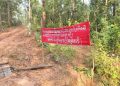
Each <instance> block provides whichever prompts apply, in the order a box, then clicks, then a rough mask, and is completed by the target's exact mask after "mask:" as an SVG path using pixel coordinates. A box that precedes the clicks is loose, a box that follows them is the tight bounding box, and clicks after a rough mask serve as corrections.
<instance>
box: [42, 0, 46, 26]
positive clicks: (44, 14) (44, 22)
mask: <svg viewBox="0 0 120 86" xmlns="http://www.w3.org/2000/svg"><path fill="white" fill-rule="evenodd" d="M42 9H43V12H42V18H41V26H42V28H43V27H45V26H46V13H45V0H42Z"/></svg>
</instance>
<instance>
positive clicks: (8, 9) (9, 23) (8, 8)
mask: <svg viewBox="0 0 120 86" xmlns="http://www.w3.org/2000/svg"><path fill="white" fill-rule="evenodd" d="M7 12H8V13H7V15H8V26H10V25H11V22H10V2H9V1H8V2H7Z"/></svg>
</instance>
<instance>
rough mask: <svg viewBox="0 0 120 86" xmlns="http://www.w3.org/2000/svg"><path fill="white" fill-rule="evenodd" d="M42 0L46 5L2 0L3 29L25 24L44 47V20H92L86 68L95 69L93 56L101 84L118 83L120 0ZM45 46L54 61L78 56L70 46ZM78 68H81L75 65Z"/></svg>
mask: <svg viewBox="0 0 120 86" xmlns="http://www.w3.org/2000/svg"><path fill="white" fill-rule="evenodd" d="M42 1H43V2H44V5H42V2H40V1H39V0H0V11H1V12H0V30H1V29H4V27H8V26H13V25H20V24H21V23H22V24H24V25H26V26H28V28H29V30H30V31H31V30H32V31H35V38H36V41H37V43H38V44H39V46H41V45H42V44H41V40H40V39H39V37H40V34H39V32H40V28H41V27H43V26H42V25H41V21H43V19H44V20H45V21H44V24H45V26H44V27H62V26H67V25H73V24H75V23H79V22H81V21H90V22H91V41H92V42H93V43H94V46H93V48H92V49H91V51H92V53H91V56H90V57H89V59H88V61H89V63H87V65H88V68H85V70H84V69H83V71H86V70H87V71H89V70H91V69H92V68H93V67H92V65H93V59H94V62H95V65H94V78H95V79H96V80H97V81H98V82H100V83H102V85H101V86H119V85H120V74H119V73H120V69H119V66H120V64H119V63H120V0H90V2H89V4H86V3H85V0H42ZM20 7H22V8H21V9H20ZM45 45H46V44H45ZM46 46H47V49H48V51H49V53H52V57H53V58H54V60H55V61H61V59H63V58H65V59H66V60H69V59H71V58H73V57H74V55H75V50H74V49H73V48H71V47H66V46H61V45H59V46H58V45H54V46H52V45H46ZM54 51H55V52H54ZM65 59H64V60H65ZM66 60H65V61H66ZM75 70H77V71H79V70H80V71H81V70H82V69H80V68H78V67H76V68H75ZM89 73H91V72H89Z"/></svg>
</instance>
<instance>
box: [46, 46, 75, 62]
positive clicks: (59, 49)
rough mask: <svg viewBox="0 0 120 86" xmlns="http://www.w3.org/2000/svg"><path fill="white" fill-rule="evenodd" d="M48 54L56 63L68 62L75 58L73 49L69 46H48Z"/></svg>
mask: <svg viewBox="0 0 120 86" xmlns="http://www.w3.org/2000/svg"><path fill="white" fill-rule="evenodd" d="M47 49H48V52H49V53H50V54H51V56H52V58H53V59H54V60H55V61H57V62H69V61H71V60H72V59H73V58H74V57H75V55H76V54H75V52H76V51H75V49H73V48H72V47H70V46H62V45H48V47H47Z"/></svg>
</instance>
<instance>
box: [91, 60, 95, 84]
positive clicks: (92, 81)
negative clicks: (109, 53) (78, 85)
mask: <svg viewBox="0 0 120 86" xmlns="http://www.w3.org/2000/svg"><path fill="white" fill-rule="evenodd" d="M92 62H93V63H92V64H93V67H92V70H91V73H92V78H91V86H94V84H93V83H94V68H95V58H93V61H92Z"/></svg>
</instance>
